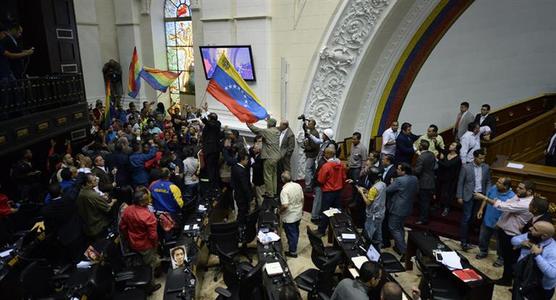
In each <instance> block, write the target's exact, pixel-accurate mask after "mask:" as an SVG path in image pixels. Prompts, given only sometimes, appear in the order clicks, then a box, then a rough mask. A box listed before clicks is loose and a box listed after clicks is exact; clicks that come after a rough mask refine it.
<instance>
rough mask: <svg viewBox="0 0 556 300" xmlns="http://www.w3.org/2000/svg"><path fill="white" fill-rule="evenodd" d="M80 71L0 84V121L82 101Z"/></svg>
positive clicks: (83, 98) (83, 100)
mask: <svg viewBox="0 0 556 300" xmlns="http://www.w3.org/2000/svg"><path fill="white" fill-rule="evenodd" d="M85 101H86V99H85V90H84V86H83V77H82V75H81V74H50V75H47V76H42V77H31V78H26V79H20V80H13V81H8V82H3V83H1V84H0V121H5V120H9V119H13V118H17V117H19V116H21V115H23V114H29V113H35V112H40V111H45V110H48V109H53V108H57V107H60V106H65V105H71V104H76V103H80V102H85Z"/></svg>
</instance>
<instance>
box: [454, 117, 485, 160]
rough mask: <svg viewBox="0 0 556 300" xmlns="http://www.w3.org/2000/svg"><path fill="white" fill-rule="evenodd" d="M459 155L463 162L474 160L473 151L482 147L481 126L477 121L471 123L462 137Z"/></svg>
mask: <svg viewBox="0 0 556 300" xmlns="http://www.w3.org/2000/svg"><path fill="white" fill-rule="evenodd" d="M460 143H461V149H460V150H459V154H460V155H459V156H460V158H461V162H462V163H463V164H466V163H470V162H473V152H474V151H475V150H479V149H481V128H480V127H479V124H477V123H469V125H468V126H467V132H466V133H465V134H464V135H463V136H462V137H461V139H460Z"/></svg>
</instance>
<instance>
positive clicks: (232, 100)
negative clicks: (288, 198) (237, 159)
mask: <svg viewBox="0 0 556 300" xmlns="http://www.w3.org/2000/svg"><path fill="white" fill-rule="evenodd" d="M207 91H208V92H209V93H210V94H211V95H212V96H213V97H214V98H216V100H218V101H220V102H221V103H222V104H224V105H225V106H226V107H227V108H228V109H229V110H230V111H231V112H232V113H233V114H234V115H235V116H236V117H237V118H238V119H239V120H240V121H242V122H245V123H247V127H249V129H250V130H251V131H252V132H253V133H255V134H260V135H261V136H262V137H263V148H262V153H261V158H262V159H264V183H265V190H266V195H267V196H270V197H274V196H275V195H276V186H277V174H276V172H277V170H276V167H277V164H278V161H279V160H280V130H278V128H276V120H275V119H272V118H269V115H268V112H267V111H266V109H265V108H264V107H263V106H262V104H261V101H260V100H259V98H258V97H257V96H256V95H255V93H254V92H253V91H252V90H251V88H250V87H249V86H248V85H247V83H245V81H244V80H243V78H241V75H239V73H238V72H237V71H236V69H235V68H234V66H233V65H232V64H231V63H230V62H229V61H228V59H227V58H226V55H224V54H222V55H221V56H220V59H218V64H217V66H216V69H215V70H214V73H213V74H212V79H211V80H210V81H209V84H208V86H207ZM263 119H266V120H267V125H268V128H264V129H263V128H259V127H257V126H254V125H253V124H252V123H255V122H257V121H259V120H263Z"/></svg>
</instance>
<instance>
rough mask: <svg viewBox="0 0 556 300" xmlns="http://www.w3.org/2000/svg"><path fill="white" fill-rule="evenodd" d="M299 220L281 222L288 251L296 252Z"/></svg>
mask: <svg viewBox="0 0 556 300" xmlns="http://www.w3.org/2000/svg"><path fill="white" fill-rule="evenodd" d="M299 222H300V221H297V222H294V223H283V225H284V232H285V233H286V237H287V238H288V247H289V248H288V249H289V251H290V253H297V241H298V240H299Z"/></svg>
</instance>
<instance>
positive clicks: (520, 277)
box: [512, 254, 544, 300]
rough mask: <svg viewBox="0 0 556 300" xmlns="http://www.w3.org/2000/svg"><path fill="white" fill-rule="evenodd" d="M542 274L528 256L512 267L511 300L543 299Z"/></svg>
mask: <svg viewBox="0 0 556 300" xmlns="http://www.w3.org/2000/svg"><path fill="white" fill-rule="evenodd" d="M542 276H543V274H542V272H541V270H539V267H538V266H537V262H536V261H535V256H533V255H531V254H529V255H527V256H526V257H524V258H523V259H521V260H520V261H518V262H517V263H516V264H515V265H514V284H513V291H512V300H522V299H544V295H543V294H544V289H543V287H542Z"/></svg>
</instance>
